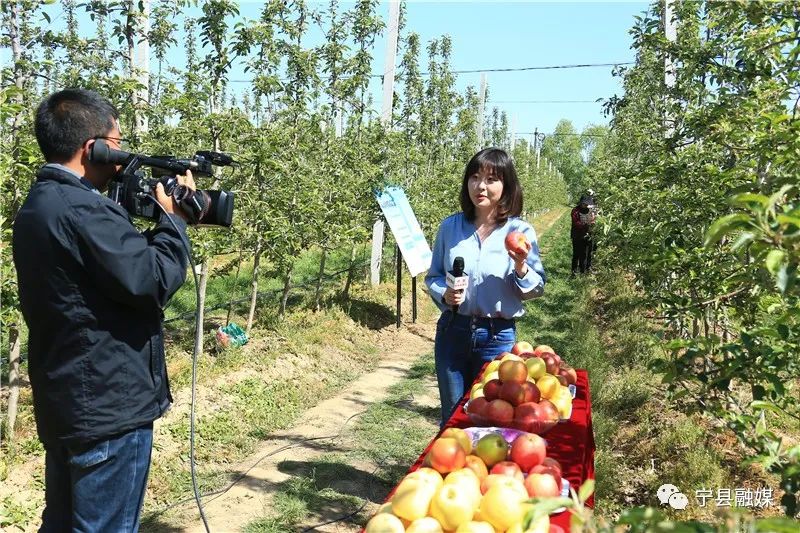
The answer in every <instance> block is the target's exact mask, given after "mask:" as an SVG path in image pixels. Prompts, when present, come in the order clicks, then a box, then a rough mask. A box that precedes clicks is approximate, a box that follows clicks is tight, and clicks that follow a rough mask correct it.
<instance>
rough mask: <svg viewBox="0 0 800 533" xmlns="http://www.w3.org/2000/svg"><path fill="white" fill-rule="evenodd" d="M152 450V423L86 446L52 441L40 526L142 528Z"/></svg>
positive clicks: (85, 529)
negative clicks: (142, 512)
mask: <svg viewBox="0 0 800 533" xmlns="http://www.w3.org/2000/svg"><path fill="white" fill-rule="evenodd" d="M152 449H153V424H152V423H151V424H148V425H146V426H142V427H140V428H138V429H134V430H132V431H129V432H127V433H123V434H122V435H117V436H115V437H112V438H110V439H108V440H103V441H98V442H92V443H90V444H86V445H69V446H67V445H61V444H58V445H53V446H46V447H45V450H46V455H45V474H44V475H45V508H44V512H43V513H42V527H41V529H39V531H40V532H48V533H49V532H51V531H52V532H55V531H59V532H61V531H64V532H67V531H69V532H79V531H80V532H87V533H88V532H106V531H107V532H113V533H117V532H123V531H124V532H128V531H138V530H139V512H140V511H141V509H142V501H143V500H144V489H145V487H146V486H147V473H148V471H149V469H150V453H151V451H152Z"/></svg>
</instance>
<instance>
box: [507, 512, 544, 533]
mask: <svg viewBox="0 0 800 533" xmlns="http://www.w3.org/2000/svg"><path fill="white" fill-rule="evenodd" d="M525 512H526V513H527V510H526V511H525ZM523 515H524V514H523ZM522 522H523V521H520V522H517V523H516V524H514V525H512V526H511V527H510V528H508V529H507V530H506V533H548V532H549V531H550V517H549V516H547V515H545V516H540V517H539V518H538V519H537V520H536V521H534V522H531V525H529V526H528V529H522Z"/></svg>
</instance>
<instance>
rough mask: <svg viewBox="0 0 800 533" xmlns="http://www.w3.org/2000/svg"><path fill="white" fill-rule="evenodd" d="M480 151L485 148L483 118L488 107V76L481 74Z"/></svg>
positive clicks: (479, 108)
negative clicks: (485, 107)
mask: <svg viewBox="0 0 800 533" xmlns="http://www.w3.org/2000/svg"><path fill="white" fill-rule="evenodd" d="M478 102H479V103H478V150H480V149H481V148H483V117H484V113H485V111H484V106H485V105H486V74H485V73H483V72H482V73H481V93H480V99H479V101H478Z"/></svg>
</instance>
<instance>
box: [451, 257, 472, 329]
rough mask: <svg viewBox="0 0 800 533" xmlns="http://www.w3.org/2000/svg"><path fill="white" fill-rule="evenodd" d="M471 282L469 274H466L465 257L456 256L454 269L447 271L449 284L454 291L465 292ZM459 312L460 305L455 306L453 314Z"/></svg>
mask: <svg viewBox="0 0 800 533" xmlns="http://www.w3.org/2000/svg"><path fill="white" fill-rule="evenodd" d="M468 283H469V276H465V275H464V258H463V257H456V258H455V259H454V260H453V270H451V271H450V272H448V273H447V286H448V287H450V288H451V289H453V290H454V291H459V292H463V291H464V289H466V288H467V284H468ZM457 312H458V306H457V305H454V306H453V315H455V314H456V313H457Z"/></svg>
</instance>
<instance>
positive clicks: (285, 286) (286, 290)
mask: <svg viewBox="0 0 800 533" xmlns="http://www.w3.org/2000/svg"><path fill="white" fill-rule="evenodd" d="M292 270H294V265H292V266H290V267H289V269H288V270H287V271H286V277H285V278H284V279H283V295H282V296H281V310H280V313H279V315H280V316H283V315H285V314H286V302H287V301H288V300H289V289H291V288H292Z"/></svg>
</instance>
